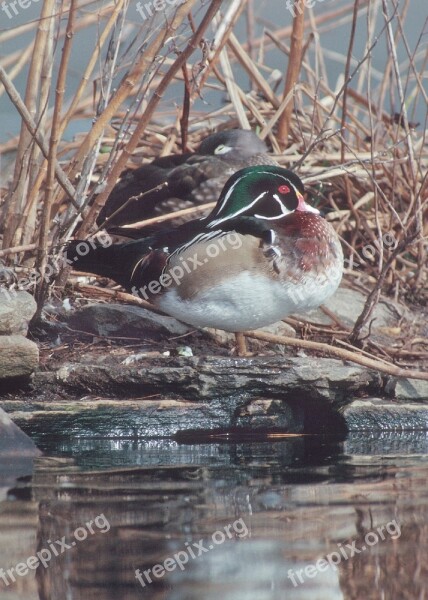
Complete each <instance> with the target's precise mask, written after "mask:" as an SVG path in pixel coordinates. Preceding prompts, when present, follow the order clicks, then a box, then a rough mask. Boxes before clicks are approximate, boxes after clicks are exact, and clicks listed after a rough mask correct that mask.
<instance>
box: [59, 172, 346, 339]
mask: <svg viewBox="0 0 428 600" xmlns="http://www.w3.org/2000/svg"><path fill="white" fill-rule="evenodd" d="M303 193H304V187H303V183H302V182H301V181H300V179H299V177H298V176H297V175H295V174H294V173H292V172H291V171H288V170H287V169H283V168H281V167H278V166H269V165H267V166H255V167H247V168H245V169H242V170H239V171H238V172H237V173H235V174H234V175H233V176H232V177H230V179H229V180H228V181H227V183H226V185H225V186H224V189H223V191H222V193H221V195H220V197H219V199H218V202H217V205H216V207H215V208H214V210H213V211H212V212H211V213H210V214H209V215H208V216H207V217H205V218H202V219H197V220H195V221H190V222H188V223H185V224H183V225H181V226H180V227H177V228H175V229H174V230H171V231H163V232H159V233H157V234H156V235H154V236H152V237H148V238H144V239H140V240H133V241H130V242H126V243H122V244H113V245H109V246H107V245H105V246H99V247H95V248H94V247H93V241H92V242H91V243H87V242H79V241H74V242H71V243H70V245H69V246H68V249H67V259H68V262H69V263H70V264H72V265H73V268H75V269H77V270H79V271H86V272H90V273H95V274H98V275H101V276H106V277H110V278H111V279H113V280H115V281H116V282H118V283H119V284H121V285H122V286H123V287H125V288H126V289H127V290H128V291H129V292H131V293H133V294H136V295H138V296H140V297H141V298H143V299H145V300H148V301H149V302H151V303H152V304H154V305H155V306H157V307H158V308H160V309H161V310H162V311H163V312H165V313H166V314H168V315H171V316H173V317H176V318H177V319H179V320H181V321H184V322H185V323H188V324H190V325H193V326H196V327H213V328H218V329H223V330H226V331H231V332H242V331H245V330H251V329H257V328H258V327H262V326H264V325H269V324H271V323H274V322H276V321H279V320H280V319H283V318H284V317H286V316H287V315H289V314H290V313H294V312H304V311H307V310H310V309H312V308H315V307H317V306H319V305H320V304H322V303H323V302H324V301H325V300H327V298H328V297H329V296H331V295H332V294H333V293H334V292H335V291H336V289H337V287H338V285H339V283H340V280H341V277H342V270H343V254H342V248H341V245H340V242H339V239H338V236H337V234H336V232H335V231H334V229H333V228H332V226H331V225H330V224H329V223H328V222H327V221H325V220H324V219H323V218H322V217H321V216H320V215H319V211H318V210H317V209H315V208H313V207H311V206H309V205H308V204H306V203H305V201H304V198H303ZM110 241H111V240H110ZM79 244H80V245H81V244H83V246H82V245H81V246H80V250H79Z"/></svg>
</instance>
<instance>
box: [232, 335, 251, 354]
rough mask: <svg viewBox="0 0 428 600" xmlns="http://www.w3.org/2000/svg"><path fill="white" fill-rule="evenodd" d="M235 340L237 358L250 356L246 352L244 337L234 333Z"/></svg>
mask: <svg viewBox="0 0 428 600" xmlns="http://www.w3.org/2000/svg"><path fill="white" fill-rule="evenodd" d="M235 340H236V353H237V355H238V356H252V354H251V352H248V350H247V342H246V339H245V335H244V334H243V333H241V332H236V333H235Z"/></svg>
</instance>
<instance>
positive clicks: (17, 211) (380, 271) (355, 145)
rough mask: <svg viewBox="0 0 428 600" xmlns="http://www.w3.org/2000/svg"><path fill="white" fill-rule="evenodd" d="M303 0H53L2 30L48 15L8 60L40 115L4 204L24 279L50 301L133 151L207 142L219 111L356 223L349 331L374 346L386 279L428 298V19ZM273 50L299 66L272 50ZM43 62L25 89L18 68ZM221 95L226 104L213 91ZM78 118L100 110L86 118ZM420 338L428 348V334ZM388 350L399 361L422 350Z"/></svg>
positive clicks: (8, 270) (9, 243)
mask: <svg viewBox="0 0 428 600" xmlns="http://www.w3.org/2000/svg"><path fill="white" fill-rule="evenodd" d="M58 4H60V10H58ZM100 4H101V5H102V6H101V8H100ZM297 5H298V6H299V9H297ZM150 6H152V5H151V4H150ZM294 6H295V17H294V19H293V22H292V25H290V26H288V27H281V28H278V27H277V26H275V25H274V21H275V15H272V21H271V22H269V21H268V19H267V18H266V19H265V21H264V22H262V19H261V17H260V16H257V11H256V3H253V2H252V1H251V0H247V1H236V0H230V1H225V0H213V1H212V2H209V3H206V2H205V3H203V2H200V0H187V1H186V2H185V3H183V4H178V3H177V6H173V5H172V3H163V9H162V10H159V11H152V12H153V14H152V16H147V14H146V19H144V20H143V19H142V18H139V17H138V15H137V13H136V10H135V3H131V2H128V1H127V0H116V1H115V2H109V1H106V2H104V3H98V2H97V3H96V2H92V1H89V0H64V1H63V2H62V3H58V2H55V1H54V0H45V1H44V3H43V6H42V8H41V16H40V19H38V20H37V21H35V22H31V23H28V24H26V25H25V26H21V27H17V28H16V29H9V30H5V31H2V32H0V42H2V41H7V39H10V38H11V37H13V36H15V37H16V39H17V40H19V39H20V36H22V37H23V39H24V34H25V33H27V32H28V31H32V32H33V37H32V39H31V43H29V44H27V45H24V44H23V45H22V51H20V52H14V53H11V54H8V55H6V56H4V57H3V58H2V59H1V60H0V80H1V83H2V84H3V86H4V91H5V92H6V93H7V94H8V96H9V98H10V101H11V102H12V103H13V105H14V107H15V109H16V110H17V111H18V112H19V114H20V116H21V119H22V127H21V132H20V134H19V135H18V136H17V137H16V138H14V139H10V140H9V141H7V142H6V143H4V144H3V145H2V146H1V147H0V151H1V152H2V154H3V155H4V156H5V157H6V158H7V157H8V156H9V157H13V160H11V159H10V160H9V161H8V162H9V167H8V168H7V169H4V172H3V174H2V180H1V181H2V196H1V197H2V201H1V205H0V210H1V231H0V234H1V240H2V246H1V250H0V261H1V263H0V264H2V265H3V277H4V278H7V277H8V278H9V284H8V285H9V286H11V287H12V288H13V287H14V286H15V287H16V286H17V285H18V283H17V282H16V281H15V279H14V277H15V276H16V277H18V278H20V279H21V281H24V282H25V281H26V286H27V287H26V289H29V290H30V291H32V292H34V293H35V294H36V297H37V299H38V303H39V308H40V309H41V307H42V306H43V304H44V302H45V301H46V299H47V297H48V296H49V294H51V293H52V290H53V289H54V286H55V285H56V286H57V288H56V289H57V290H58V289H60V288H58V286H61V285H62V283H61V282H63V280H64V278H63V279H62V280H61V278H59V279H58V277H52V276H51V271H52V270H51V269H49V268H48V267H49V265H50V264H51V263H53V264H57V265H58V254H59V252H60V249H61V248H62V247H63V245H64V243H66V241H67V240H68V239H70V237H72V236H79V237H82V236H89V235H91V234H93V232H94V231H95V225H94V223H95V219H96V217H97V215H98V212H99V210H100V209H101V207H102V205H103V203H104V202H105V200H106V198H107V197H108V195H109V193H110V191H111V189H112V188H113V186H114V185H115V183H116V181H117V178H118V176H119V175H120V173H121V171H122V170H123V169H125V168H126V167H129V166H137V165H140V164H142V163H145V162H150V161H151V160H152V159H153V158H154V157H157V156H163V155H166V154H169V153H176V152H181V151H186V150H193V149H195V148H196V147H197V145H198V143H199V142H200V141H201V140H202V139H203V138H204V137H205V136H206V135H208V134H209V133H211V132H212V131H213V130H214V129H228V128H232V127H244V128H248V127H251V128H253V129H254V130H257V131H258V133H259V135H260V137H262V138H263V139H266V140H267V142H268V144H269V145H270V146H271V148H272V152H273V153H274V154H275V156H276V158H277V160H278V162H279V163H280V164H282V165H284V166H286V167H287V168H291V169H293V170H295V171H296V172H297V173H298V174H299V175H300V176H301V178H302V179H303V181H304V182H305V185H306V188H307V191H308V195H309V197H310V201H311V202H312V203H313V204H315V205H317V206H318V207H319V208H321V209H322V210H323V211H325V215H326V218H327V219H329V220H330V221H331V222H332V223H333V225H334V227H335V228H336V230H337V232H338V233H339V235H340V237H341V239H342V242H343V246H344V251H345V256H346V269H345V278H346V279H347V282H348V284H349V285H353V286H355V287H357V288H358V289H360V290H363V291H364V292H365V293H367V302H366V305H365V308H364V311H363V313H362V314H361V315H360V317H359V319H358V320H357V323H356V325H355V327H354V329H353V331H348V332H347V334H346V335H345V336H342V342H343V343H344V344H345V343H346V344H349V345H350V346H351V345H352V346H359V347H361V345H362V334H361V332H362V327H363V326H364V325H365V324H366V323H367V322H369V321H370V316H371V314H372V311H373V308H374V306H375V304H376V302H377V301H378V299H379V295H380V293H382V294H384V295H386V296H389V297H390V298H393V299H394V300H396V301H399V302H405V303H407V304H409V305H418V306H425V307H426V304H427V278H428V264H427V239H428V237H427V234H428V218H427V216H428V182H427V173H428V144H427V138H426V131H427V120H428V93H427V87H426V79H427V75H426V72H427V64H428V44H427V41H426V40H427V31H428V25H427V22H425V23H421V30H420V35H419V36H418V37H416V38H414V37H412V38H411V39H409V37H408V35H407V34H406V30H405V20H406V16H407V13H408V11H409V10H410V1H409V0H406V1H405V2H402V3H400V4H398V2H396V1H395V0H372V1H370V2H365V1H363V0H360V1H359V0H355V1H353V2H348V3H345V4H343V3H342V4H341V5H340V6H336V5H335V4H334V3H330V4H329V5H328V9H327V8H325V10H324V11H323V12H322V13H320V14H318V13H317V11H316V10H315V11H314V10H313V9H309V8H305V7H304V3H303V2H300V3H299V2H296V3H295V5H294ZM152 7H153V6H152ZM325 7H327V5H325ZM283 10H284V9H283ZM146 13H147V11H146ZM277 20H278V19H277ZM237 23H239V24H240V27H239V31H240V32H241V34H240V36H239V39H238V34H237V31H238V29H237ZM261 24H262V25H263V30H262V33H261V34H260V35H258V34H257V35H256V33H255V31H256V29H258V28H260V25H261ZM338 26H346V27H347V28H348V32H349V40H348V42H347V47H345V48H343V49H342V51H339V50H338V51H336V52H333V51H331V50H327V49H326V48H323V46H322V43H321V42H322V39H323V36H325V35H335V31H336V28H337V27H338ZM94 27H95V28H96V29H95V30H96V36H95V39H94V41H93V49H92V52H91V53H89V55H88V56H82V60H81V69H80V72H79V78H80V81H79V83H78V85H77V86H76V87H75V89H74V91H73V93H72V94H70V93H67V94H66V90H67V86H68V85H69V81H70V73H71V67H70V61H71V57H72V56H73V53H76V52H78V39H79V35H80V34H81V32H82V31H84V30H89V29H90V28H94ZM242 30H245V31H246V34H242ZM361 36H364V42H365V47H364V50H363V52H362V53H361V54H360V56H359V57H358V58H355V45H356V41H357V40H361ZM424 36H425V37H424ZM76 44H77V47H76ZM381 44H384V45H385V46H386V47H387V49H388V52H387V58H386V61H385V64H384V65H382V66H381V68H379V65H378V64H376V66H375V65H374V62H373V55H374V53H375V51H376V49H377V47H378V46H379V45H381ZM272 53H276V55H279V56H280V57H281V60H282V62H283V64H284V69H283V71H282V72H281V71H279V70H278V69H277V68H273V67H272V66H271V65H270V58H269V57H271V56H272ZM333 55H334V59H335V60H336V62H337V63H338V64H340V65H341V70H342V72H341V74H340V76H339V78H337V79H336V81H334V83H333V84H332V83H331V82H330V80H329V77H328V75H327V73H326V66H325V65H326V61H327V60H328V59H330V58H331V57H332V56H333ZM26 67H29V75H28V79H27V86H26V90H25V94H23V95H22V97H21V96H20V95H19V93H18V91H17V89H16V87H15V84H14V80H15V79H16V77H17V76H18V75H19V73H20V72H21V71H22V69H24V68H26ZM330 79H331V78H330ZM242 81H245V84H242V83H239V82H242ZM1 91H3V90H0V93H1ZM164 96H165V97H166V98H167V99H166V100H165V99H164ZM208 97H209V98H210V99H212V98H214V101H213V102H214V103H215V106H216V108H215V109H212V108H210V105H209V104H208V102H207V105H206V108H205V109H204V110H201V108H199V107H197V106H198V101H199V104H200V99H205V98H208ZM168 98H169V100H168ZM210 101H211V100H210ZM415 115H418V118H417V120H418V121H419V122H418V123H415V121H416V116H415ZM420 115H422V117H421V116H420ZM76 122H79V123H86V124H87V126H86V127H85V126H82V129H81V132H80V133H79V132H77V133H76V125H73V123H74V124H75V123H76ZM70 126H73V129H74V132H75V133H74V135H73V137H72V138H71V136H70V135H69V134H68V130H69V128H70ZM3 163H4V161H3ZM208 208H209V207H206V209H207V210H208ZM190 212H192V211H190ZM200 214H201V213H200V211H199V209H198V208H195V209H194V216H195V217H197V216H200ZM169 218H170V216H169V215H167V216H166V217H165V220H166V221H168V219H169ZM58 270H59V271H61V269H58ZM46 272H48V275H49V277H48V276H46V277H45V273H46ZM21 287H22V285H21ZM56 293H59V292H58V291H57V292H56ZM314 336H315V337H316V331H315V332H314ZM408 342H409V340H407V341H403V348H404V347H406V348H407V349H408V348H409V346H408ZM412 347H413V348H414V352H416V353H417V352H419V354H420V355H421V357H422V358H425V355H426V350H427V348H426V345H425V343H424V341H423V340H421V341H419V342H418V344H416V346H412ZM370 351H371V352H372V353H373V354H374V355H375V356H377V357H383V358H388V359H389V360H391V361H393V362H397V360H399V359H401V360H402V361H403V360H404V358H403V357H404V356H405V355H404V354H402V355H401V356H400V355H397V353H394V352H392V351H391V352H388V351H386V349H379V348H377V347H376V345H372V346H371V347H370ZM407 351H408V350H407ZM403 352H404V350H403ZM402 364H405V360H404V363H402Z"/></svg>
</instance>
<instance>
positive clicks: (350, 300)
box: [294, 287, 406, 333]
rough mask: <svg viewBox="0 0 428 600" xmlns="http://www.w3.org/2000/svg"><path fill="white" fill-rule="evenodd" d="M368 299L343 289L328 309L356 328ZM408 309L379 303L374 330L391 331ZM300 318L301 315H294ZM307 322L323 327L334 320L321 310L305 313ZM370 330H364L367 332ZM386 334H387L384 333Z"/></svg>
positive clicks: (348, 325) (392, 303)
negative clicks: (356, 322)
mask: <svg viewBox="0 0 428 600" xmlns="http://www.w3.org/2000/svg"><path fill="white" fill-rule="evenodd" d="M366 300H367V297H366V296H365V295H364V294H362V293H361V292H358V291H356V290H351V289H348V288H344V287H341V288H339V289H338V290H337V292H336V293H335V294H333V296H332V297H331V298H329V300H328V305H327V306H328V309H329V310H330V311H331V312H332V313H334V314H335V315H336V316H337V318H338V319H339V320H340V321H341V322H342V323H343V324H344V325H345V326H346V327H349V328H352V327H353V326H354V323H355V321H356V320H357V318H358V317H359V316H360V314H361V312H362V310H363V308H364V305H365V303H366ZM405 313H406V309H405V308H403V307H402V306H401V305H400V304H397V303H394V302H392V301H388V302H386V301H382V299H381V300H380V301H379V302H378V303H377V305H376V307H375V309H374V311H373V314H372V316H371V317H370V319H369V322H370V321H372V320H373V319H376V320H375V321H374V322H373V327H372V330H373V331H376V330H377V329H379V328H381V329H389V328H391V327H392V326H394V325H396V324H397V322H398V321H399V318H400V316H403V315H405ZM294 316H295V317H296V318H299V315H298V314H297V315H294ZM304 318H305V320H307V321H311V322H315V323H320V324H323V325H331V324H332V320H331V319H330V317H328V316H327V315H326V314H325V313H324V312H323V311H322V310H321V309H320V308H317V309H316V310H312V311H310V312H307V313H305V315H304ZM367 329H368V328H367V327H366V329H364V330H363V331H366V330H367ZM383 333H385V332H383Z"/></svg>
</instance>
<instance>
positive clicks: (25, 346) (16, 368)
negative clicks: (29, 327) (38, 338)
mask: <svg viewBox="0 0 428 600" xmlns="http://www.w3.org/2000/svg"><path fill="white" fill-rule="evenodd" d="M38 364H39V349H38V347H37V344H35V343H34V342H32V341H31V340H27V338H25V337H23V336H21V335H2V336H0V381H1V380H2V379H3V380H5V379H6V380H7V379H12V378H13V379H16V378H27V377H29V376H30V375H31V374H32V373H33V371H35V369H37V366H38Z"/></svg>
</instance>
